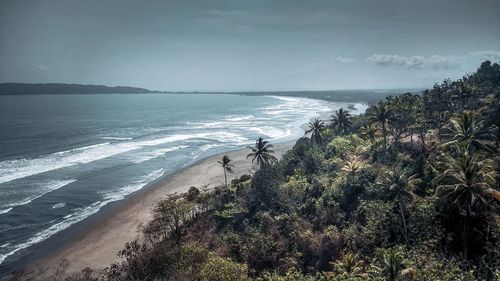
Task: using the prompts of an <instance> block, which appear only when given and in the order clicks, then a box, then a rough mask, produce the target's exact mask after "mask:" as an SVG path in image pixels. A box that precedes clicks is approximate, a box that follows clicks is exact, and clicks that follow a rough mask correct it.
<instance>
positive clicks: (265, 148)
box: [247, 137, 278, 167]
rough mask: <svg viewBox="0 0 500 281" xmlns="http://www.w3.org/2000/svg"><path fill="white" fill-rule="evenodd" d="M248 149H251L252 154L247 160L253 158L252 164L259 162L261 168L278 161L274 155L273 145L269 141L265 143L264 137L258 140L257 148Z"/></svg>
mask: <svg viewBox="0 0 500 281" xmlns="http://www.w3.org/2000/svg"><path fill="white" fill-rule="evenodd" d="M248 148H249V149H251V150H252V152H251V153H249V154H248V155H247V159H248V158H252V163H253V162H254V161H255V160H257V164H258V165H259V166H261V167H262V166H263V165H265V164H269V163H271V162H275V161H277V160H278V159H276V157H275V156H274V155H273V154H274V150H273V149H272V148H273V145H272V144H270V143H269V142H268V141H265V140H264V139H263V138H262V137H260V138H258V139H257V141H256V142H255V147H251V146H248Z"/></svg>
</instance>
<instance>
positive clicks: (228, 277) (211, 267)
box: [199, 255, 250, 281]
mask: <svg viewBox="0 0 500 281" xmlns="http://www.w3.org/2000/svg"><path fill="white" fill-rule="evenodd" d="M199 279H200V280H201V281H234V280H241V281H245V280H250V278H248V266H247V265H246V264H239V263H235V262H233V261H232V260H230V259H227V258H222V257H219V256H215V255H211V256H210V257H209V258H208V259H207V261H206V262H205V264H203V267H202V268H201V271H200V274H199Z"/></svg>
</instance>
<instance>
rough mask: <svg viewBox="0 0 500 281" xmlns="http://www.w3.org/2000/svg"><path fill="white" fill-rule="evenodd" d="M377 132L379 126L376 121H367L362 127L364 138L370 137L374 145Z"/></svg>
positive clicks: (361, 132) (361, 131)
mask: <svg viewBox="0 0 500 281" xmlns="http://www.w3.org/2000/svg"><path fill="white" fill-rule="evenodd" d="M377 133H378V128H377V125H376V124H375V123H366V124H365V125H363V127H361V129H360V134H361V136H362V137H364V138H368V139H369V140H370V142H371V143H372V145H374V144H375V140H376V137H377Z"/></svg>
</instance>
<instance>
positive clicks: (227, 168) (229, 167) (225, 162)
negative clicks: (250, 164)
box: [217, 155, 234, 188]
mask: <svg viewBox="0 0 500 281" xmlns="http://www.w3.org/2000/svg"><path fill="white" fill-rule="evenodd" d="M232 161H233V160H231V158H229V156H227V155H224V156H222V159H221V160H220V161H217V162H219V164H221V165H222V169H224V183H225V184H226V188H227V173H230V174H232V173H234V171H233V167H234V165H233V164H231V162H232Z"/></svg>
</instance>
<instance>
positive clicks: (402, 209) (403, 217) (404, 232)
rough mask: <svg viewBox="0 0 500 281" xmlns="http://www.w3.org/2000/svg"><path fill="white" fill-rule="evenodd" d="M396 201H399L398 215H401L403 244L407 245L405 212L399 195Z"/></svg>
mask: <svg viewBox="0 0 500 281" xmlns="http://www.w3.org/2000/svg"><path fill="white" fill-rule="evenodd" d="M398 201H399V213H400V215H401V221H402V222H403V235H404V237H405V244H406V245H408V228H407V226H406V217H405V210H404V205H403V199H402V198H401V195H398Z"/></svg>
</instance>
